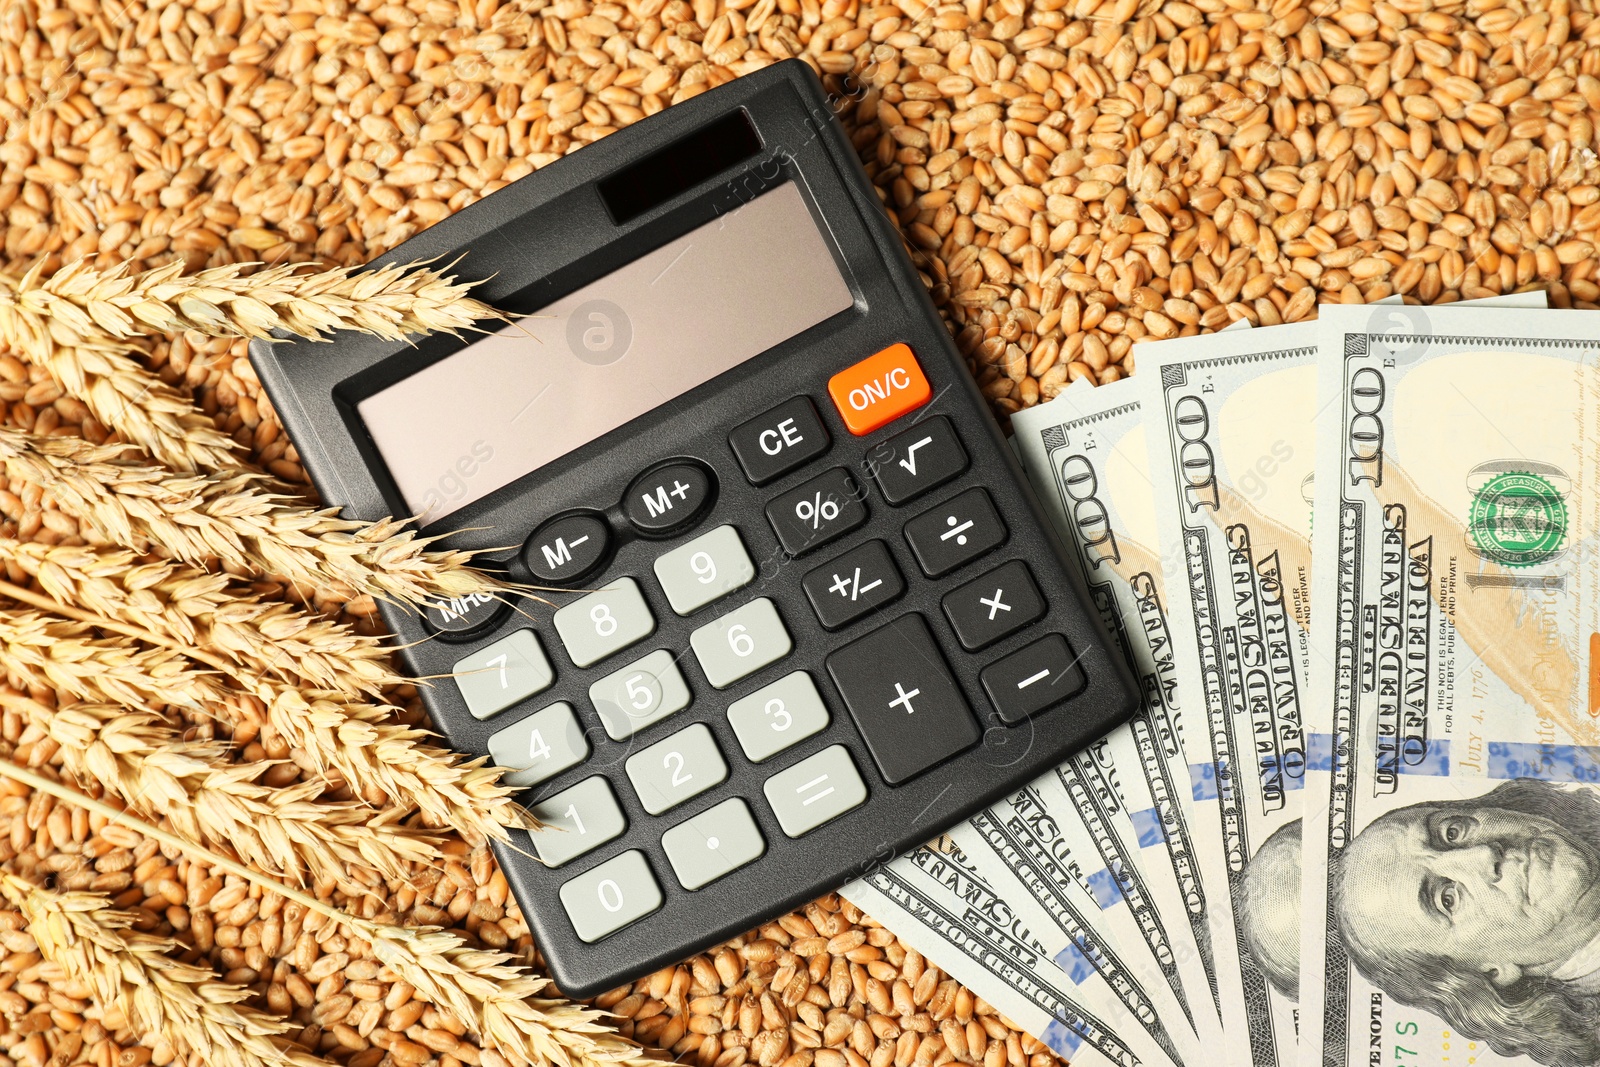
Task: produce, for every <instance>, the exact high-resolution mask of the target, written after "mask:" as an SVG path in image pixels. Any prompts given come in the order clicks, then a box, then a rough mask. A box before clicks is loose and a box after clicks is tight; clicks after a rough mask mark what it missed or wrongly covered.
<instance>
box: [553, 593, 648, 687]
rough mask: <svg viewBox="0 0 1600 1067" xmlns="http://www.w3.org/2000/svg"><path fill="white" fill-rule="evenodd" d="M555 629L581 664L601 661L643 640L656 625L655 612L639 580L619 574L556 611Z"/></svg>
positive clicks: (581, 665) (572, 655)
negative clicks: (650, 606)
mask: <svg viewBox="0 0 1600 1067" xmlns="http://www.w3.org/2000/svg"><path fill="white" fill-rule="evenodd" d="M554 618H555V624H556V633H558V634H560V635H561V643H562V644H563V645H565V646H566V648H567V655H569V656H571V657H572V662H573V663H575V664H577V665H578V666H579V667H587V666H589V665H590V664H592V663H599V662H600V661H601V660H603V659H605V658H606V657H607V656H609V655H611V654H612V653H614V652H620V651H622V650H623V649H625V648H627V647H628V646H629V645H631V644H634V643H636V642H638V641H643V640H644V639H645V638H647V637H649V636H650V635H651V634H652V633H654V632H655V629H656V620H655V616H654V615H651V614H650V608H649V606H648V605H647V604H645V602H644V597H643V596H641V595H640V594H639V583H638V582H636V581H634V580H633V579H632V578H619V579H617V580H616V581H614V582H612V583H611V584H610V585H608V586H606V587H605V588H604V589H598V590H596V591H595V592H593V593H590V594H589V595H588V596H586V597H581V598H580V599H578V600H574V601H573V602H572V603H570V604H568V605H567V606H566V607H564V608H562V609H561V610H560V611H558V612H556V613H555V616H554Z"/></svg>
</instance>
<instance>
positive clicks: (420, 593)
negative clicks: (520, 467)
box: [0, 428, 506, 604]
mask: <svg viewBox="0 0 1600 1067" xmlns="http://www.w3.org/2000/svg"><path fill="white" fill-rule="evenodd" d="M130 451H131V450H130V449H129V448H128V447H127V446H126V445H93V444H90V443H89V442H87V441H84V440H82V439H80V438H74V437H39V436H36V435H34V434H30V433H26V432H23V431H21V430H13V429H5V428H0V459H3V460H5V464H6V470H7V473H9V474H11V475H12V476H13V477H16V478H21V479H22V480H24V481H27V482H31V483H33V484H35V485H37V486H39V487H40V488H41V489H43V490H44V491H45V492H47V493H49V494H50V495H51V497H52V498H53V499H54V500H55V501H56V503H57V505H58V506H59V507H60V508H61V509H62V510H63V511H66V512H67V513H69V514H71V515H73V516H74V517H76V518H78V519H80V520H83V521H85V522H88V523H89V524H91V525H92V526H94V528H95V529H97V530H98V531H99V532H100V533H101V534H103V535H104V536H105V537H106V539H108V540H110V541H112V542H114V543H116V544H119V545H123V546H125V547H128V548H132V549H135V550H137V551H145V550H146V549H147V547H148V546H149V545H152V544H155V545H160V546H161V548H162V550H163V551H164V552H166V553H168V554H170V555H171V556H173V557H174V558H176V559H179V560H182V561H184V562H187V563H193V564H197V565H204V564H205V563H206V562H207V561H209V560H213V559H215V560H218V561H220V562H221V564H222V565H223V566H225V567H228V568H229V569H231V570H234V571H238V572H248V573H256V574H270V575H275V576H277V577H281V578H283V579H285V580H287V581H289V582H291V583H293V584H294V585H296V586H298V587H299V588H300V589H302V590H304V591H306V592H312V591H314V590H316V589H319V588H324V587H327V586H328V585H329V584H330V583H333V582H338V583H343V584H344V585H346V586H348V587H349V588H350V589H351V590H353V591H354V592H356V593H369V594H371V595H372V596H374V597H377V598H378V599H380V600H389V601H398V602H406V603H412V604H420V603H424V602H429V601H434V600H441V599H449V598H453V597H461V596H467V595H469V594H473V593H488V594H491V595H494V594H503V593H504V592H506V590H505V587H504V586H503V585H501V584H500V583H498V582H496V581H495V580H494V579H492V578H490V577H489V576H488V575H486V574H484V573H483V572H481V571H476V570H473V569H472V568H471V567H470V566H468V563H469V561H470V560H471V554H470V553H467V552H456V551H446V550H438V549H431V548H430V547H429V545H430V543H431V542H430V539H428V538H421V537H417V536H416V535H415V533H414V532H412V531H410V530H408V529H407V528H406V527H405V526H404V525H403V524H402V523H399V522H396V521H394V520H393V519H384V520H381V521H379V522H357V521H355V520H353V519H343V518H340V517H339V516H338V514H337V512H336V511H335V510H334V509H327V508H309V507H305V506H304V505H300V504H296V503H294V502H293V500H292V498H290V497H289V496H288V495H287V494H286V493H283V492H278V491H275V489H276V487H275V486H274V484H273V483H272V482H271V481H270V480H268V479H266V478H265V477H263V476H260V475H257V474H253V473H248V472H244V471H233V472H224V473H212V474H202V473H191V474H174V473H173V472H171V471H168V470H165V469H163V468H161V467H157V466H152V465H150V464H148V463H141V462H139V461H138V459H137V458H134V457H131V456H130V455H129V452H130Z"/></svg>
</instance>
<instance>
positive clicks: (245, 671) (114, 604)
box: [0, 538, 405, 697]
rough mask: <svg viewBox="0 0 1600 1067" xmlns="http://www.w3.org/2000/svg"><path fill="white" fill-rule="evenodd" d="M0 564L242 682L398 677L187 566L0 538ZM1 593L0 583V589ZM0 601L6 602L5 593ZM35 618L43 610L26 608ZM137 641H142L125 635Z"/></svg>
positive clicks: (331, 686) (364, 647) (345, 640)
mask: <svg viewBox="0 0 1600 1067" xmlns="http://www.w3.org/2000/svg"><path fill="white" fill-rule="evenodd" d="M0 563H6V564H14V565H15V566H16V567H18V568H20V569H21V570H22V571H23V572H24V573H25V574H28V575H30V576H32V577H33V578H34V579H35V580H36V581H38V583H39V587H40V588H41V589H43V590H44V591H45V593H47V594H48V595H49V596H51V597H53V598H55V600H56V601H58V602H60V603H61V604H67V605H76V606H78V607H81V608H84V609H87V610H88V611H91V612H94V613H96V614H97V615H99V616H101V617H103V618H105V619H107V620H116V621H117V623H118V624H120V626H121V629H118V626H117V625H113V626H112V629H113V630H114V631H116V632H128V630H127V628H128V627H135V628H138V629H139V630H141V631H143V633H146V634H154V635H158V637H159V638H160V640H161V642H162V643H167V644H170V645H171V646H172V647H175V648H178V649H179V650H180V651H183V652H185V653H189V654H197V655H196V658H200V659H202V661H203V662H206V663H208V664H209V665H212V666H216V665H218V663H219V661H220V663H221V664H222V669H224V670H226V671H228V672H229V673H230V674H232V675H233V676H235V677H237V678H238V679H239V680H240V681H242V682H244V683H246V684H252V683H253V681H254V680H255V679H257V678H263V677H276V678H281V679H284V680H296V679H298V680H301V681H303V682H304V683H306V684H307V685H308V686H309V687H310V688H313V689H320V690H326V691H329V692H333V693H340V694H344V695H347V696H352V697H353V696H357V695H359V694H369V695H376V694H378V693H380V692H382V691H383V690H384V689H385V688H388V687H390V686H394V685H399V684H401V683H403V682H404V681H405V679H404V678H402V677H400V676H399V675H398V674H395V673H394V671H393V670H391V669H390V667H389V665H388V655H389V653H388V650H386V649H385V648H384V647H383V646H382V645H381V644H380V643H379V642H378V640H377V639H376V638H371V637H365V636H363V635H361V634H357V633H356V632H355V631H353V630H351V629H350V627H348V626H346V625H344V624H343V623H339V622H334V621H332V620H329V619H324V618H319V617H318V616H316V615H313V614H311V613H309V612H306V611H303V610H301V609H300V608H297V607H294V606H293V605H290V604H285V603H283V602H282V601H266V600H261V599H260V598H259V597H257V596H256V595H255V594H253V593H249V592H244V591H240V590H239V589H237V588H236V587H235V586H234V585H233V584H232V580H231V579H230V577H229V576H228V575H226V574H212V573H209V572H206V571H202V570H198V569H196V568H194V567H192V566H189V565H187V564H175V563H168V562H165V561H159V562H154V563H140V562H139V561H138V557H136V556H135V555H134V554H133V553H132V552H131V551H128V550H127V549H118V548H111V549H106V548H95V547H91V546H87V545H84V546H56V545H43V544H38V543H36V542H32V541H18V540H16V539H14V538H0ZM0 584H5V585H7V586H9V583H0ZM5 595H13V589H12V588H6V589H5ZM35 606H39V607H43V608H44V609H45V610H52V609H53V605H49V604H36V605H35ZM134 636H142V634H138V633H136V634H134Z"/></svg>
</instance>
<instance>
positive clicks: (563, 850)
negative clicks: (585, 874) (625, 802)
mask: <svg viewBox="0 0 1600 1067" xmlns="http://www.w3.org/2000/svg"><path fill="white" fill-rule="evenodd" d="M529 810H530V811H532V812H533V814H534V817H535V818H537V819H538V820H539V821H540V822H541V823H543V824H544V826H545V828H544V829H542V830H535V831H533V833H532V834H531V835H530V836H531V837H532V839H533V847H534V850H535V851H536V852H538V853H539V858H540V859H541V860H543V861H544V862H545V864H546V866H550V867H559V866H561V865H562V864H563V863H566V862H567V861H568V860H571V859H576V858H577V857H578V856H581V855H583V854H584V853H585V852H588V851H589V850H590V849H593V848H598V847H599V846H601V845H603V844H605V843H606V842H607V841H610V840H611V839H612V838H614V837H616V836H617V835H619V834H621V833H622V831H623V830H625V829H627V826H628V820H627V817H626V816H625V815H623V814H622V809H621V808H619V807H618V806H617V798H616V795H615V794H613V793H612V792H611V786H610V785H608V784H607V783H606V780H605V779H604V778H602V777H600V776H599V775H595V776H594V777H593V778H585V779H584V780H583V781H581V782H579V783H578V784H577V785H575V786H573V787H572V788H570V789H563V790H562V791H561V792H559V793H557V794H556V795H555V796H553V797H550V798H548V799H546V800H544V801H541V802H540V803H538V804H535V805H533V806H532V807H531V808H530V809H529Z"/></svg>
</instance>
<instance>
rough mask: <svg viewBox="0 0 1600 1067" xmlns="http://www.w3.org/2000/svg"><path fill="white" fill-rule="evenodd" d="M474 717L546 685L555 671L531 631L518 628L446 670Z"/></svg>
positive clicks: (496, 710)
mask: <svg viewBox="0 0 1600 1067" xmlns="http://www.w3.org/2000/svg"><path fill="white" fill-rule="evenodd" d="M450 671H451V673H452V674H453V675H455V682H456V688H457V689H459V690H460V691H461V698H462V699H463V700H465V701H466V702H467V710H468V711H470V712H472V717H473V718H474V719H487V718H489V717H490V716H492V715H496V714H498V713H499V712H502V711H504V710H506V709H507V708H509V707H510V706H511V705H513V704H515V703H517V702H518V701H519V700H526V699H527V698H528V697H531V696H533V695H534V694H535V693H538V692H542V691H543V690H545V689H548V688H550V683H551V682H553V681H555V678H556V675H555V672H554V671H552V670H551V669H550V661H549V660H548V659H546V658H545V655H544V649H542V648H540V647H539V639H538V638H537V637H535V636H534V633H533V631H532V630H518V631H517V632H516V633H514V634H512V635H511V636H510V637H502V638H501V639H500V640H498V641H496V642H495V643H494V644H492V645H489V646H488V647H487V648H480V649H478V651H476V652H474V653H473V654H472V655H470V656H464V657H462V658H461V659H458V660H456V662H455V666H454V667H452V668H451V669H450Z"/></svg>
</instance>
